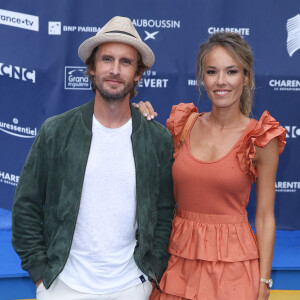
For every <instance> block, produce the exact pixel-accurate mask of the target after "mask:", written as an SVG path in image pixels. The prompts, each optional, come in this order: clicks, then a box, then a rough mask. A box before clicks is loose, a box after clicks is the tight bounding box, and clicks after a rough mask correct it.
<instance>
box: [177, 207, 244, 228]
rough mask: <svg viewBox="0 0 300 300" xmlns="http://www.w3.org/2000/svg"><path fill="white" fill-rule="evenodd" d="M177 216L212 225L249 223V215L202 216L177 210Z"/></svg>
mask: <svg viewBox="0 0 300 300" xmlns="http://www.w3.org/2000/svg"><path fill="white" fill-rule="evenodd" d="M176 216H177V217H179V218H182V219H187V220H190V221H195V222H200V223H211V224H238V223H248V215H247V213H246V214H244V215H211V214H200V213H198V212H192V211H188V210H183V209H180V208H179V207H177V208H176Z"/></svg>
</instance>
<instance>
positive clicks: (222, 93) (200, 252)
mask: <svg viewBox="0 0 300 300" xmlns="http://www.w3.org/2000/svg"><path fill="white" fill-rule="evenodd" d="M197 79H198V83H199V87H200V84H201V83H203V84H204V86H205V89H206V92H207V94H208V97H209V98H210V100H211V103H212V108H211V111H210V112H208V113H200V114H197V115H196V117H195V118H194V119H193V121H192V123H191V125H190V127H189V129H188V131H187V134H186V136H185V139H184V142H183V143H182V145H181V146H180V144H179V139H180V136H181V134H182V131H183V128H184V125H185V124H186V122H187V119H188V118H189V116H190V114H191V112H194V111H197V109H196V108H195V106H194V105H193V104H179V105H177V106H174V107H173V109H172V112H171V115H170V118H169V119H168V121H167V127H168V128H169V130H170V131H171V133H172V135H173V140H174V146H175V154H174V158H175V161H174V165H173V170H172V172H173V180H174V193H175V200H176V203H177V211H176V215H175V217H174V221H173V230H172V234H171V238H170V244H169V253H170V254H171V257H170V260H169V263H168V268H167V270H166V272H165V273H164V275H163V277H162V279H161V282H160V288H161V290H162V292H160V291H158V290H157V289H155V290H154V291H153V293H152V295H151V298H150V299H151V300H154V299H160V300H179V299H197V300H200V299H201V300H216V299H218V300H223V299H230V300H235V299H238V300H252V299H253V300H257V299H258V300H265V299H268V298H269V294H270V292H269V286H268V284H269V280H270V275H271V265H272V256H273V249H274V235H275V220H274V194H275V177H276V171H277V164H278V156H279V154H280V153H281V152H282V151H283V148H284V145H285V141H284V139H285V133H286V130H285V129H283V128H282V127H280V126H279V123H278V122H276V120H275V119H274V118H272V117H271V116H270V115H269V113H268V112H267V111H265V112H264V113H263V115H262V116H261V118H260V119H259V121H256V120H254V119H251V118H249V114H250V112H251V108H252V97H253V90H254V75H253V56H252V52H251V48H250V46H249V45H248V44H247V42H246V41H244V40H243V39H242V38H241V37H240V35H238V34H235V33H216V34H214V35H212V36H210V38H209V40H208V41H207V42H206V43H204V44H202V45H201V47H200V51H199V54H198V59H197ZM138 106H139V108H140V110H141V112H142V113H143V114H144V115H145V116H146V117H148V119H150V118H153V117H154V116H155V113H154V111H153V108H152V106H151V104H150V103H143V102H140V103H139V105H138ZM253 180H254V181H256V200H257V210H256V218H255V230H256V237H255V235H254V233H253V232H252V229H251V227H250V225H249V223H248V219H247V212H246V206H247V204H248V201H249V194H250V189H251V184H252V182H253Z"/></svg>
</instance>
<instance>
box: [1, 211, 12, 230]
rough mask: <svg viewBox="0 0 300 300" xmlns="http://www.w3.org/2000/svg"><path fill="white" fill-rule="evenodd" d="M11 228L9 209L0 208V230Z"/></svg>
mask: <svg viewBox="0 0 300 300" xmlns="http://www.w3.org/2000/svg"><path fill="white" fill-rule="evenodd" d="M1 230H11V211H10V210H6V209H3V208H0V231H1Z"/></svg>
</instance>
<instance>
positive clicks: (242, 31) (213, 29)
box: [208, 27, 250, 36]
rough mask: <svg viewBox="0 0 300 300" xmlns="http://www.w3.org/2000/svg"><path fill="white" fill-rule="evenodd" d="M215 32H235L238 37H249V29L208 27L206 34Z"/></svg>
mask: <svg viewBox="0 0 300 300" xmlns="http://www.w3.org/2000/svg"><path fill="white" fill-rule="evenodd" d="M216 32H235V33H239V34H240V35H244V36H245V35H250V28H234V27H209V28H208V33H209V34H213V33H216Z"/></svg>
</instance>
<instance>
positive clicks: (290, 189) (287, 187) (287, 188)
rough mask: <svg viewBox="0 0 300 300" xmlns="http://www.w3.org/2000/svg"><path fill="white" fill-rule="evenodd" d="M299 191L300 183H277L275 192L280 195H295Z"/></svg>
mask: <svg viewBox="0 0 300 300" xmlns="http://www.w3.org/2000/svg"><path fill="white" fill-rule="evenodd" d="M299 189H300V182H299V181H277V182H276V183H275V191H276V192H278V193H282V192H284V193H295V192H297V190H299Z"/></svg>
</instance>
